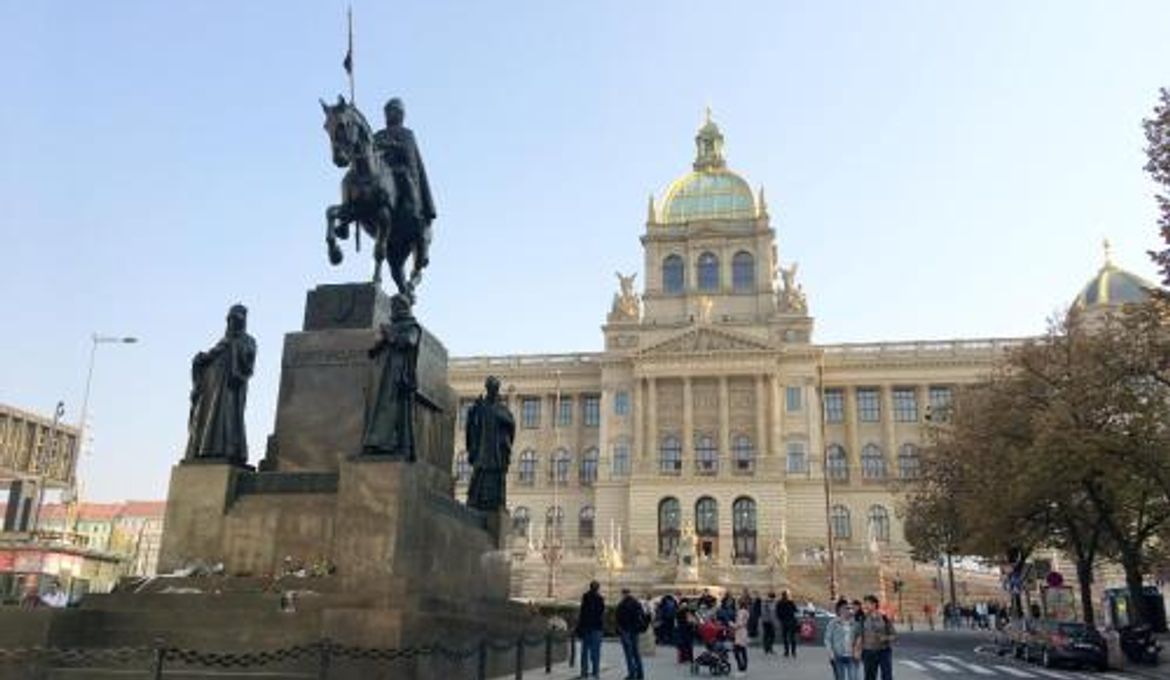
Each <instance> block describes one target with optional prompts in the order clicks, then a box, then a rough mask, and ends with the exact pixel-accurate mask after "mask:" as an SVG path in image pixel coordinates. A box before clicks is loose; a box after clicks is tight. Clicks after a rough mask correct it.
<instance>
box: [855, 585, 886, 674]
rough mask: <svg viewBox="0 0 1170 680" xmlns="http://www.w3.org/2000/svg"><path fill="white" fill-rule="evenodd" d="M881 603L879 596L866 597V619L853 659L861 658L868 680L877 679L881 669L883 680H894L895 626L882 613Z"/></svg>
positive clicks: (863, 609) (863, 605)
mask: <svg viewBox="0 0 1170 680" xmlns="http://www.w3.org/2000/svg"><path fill="white" fill-rule="evenodd" d="M879 604H880V603H879V602H878V599H877V596H876V595H866V596H865V599H864V600H862V602H861V610H862V611H863V612H864V613H865V618H864V619H862V621H861V625H860V628H859V629H858V634H857V637H856V639H855V640H854V643H853V656H854V657H855V658H859V659H861V666H862V668H863V669H864V670H865V680H877V677H878V671H879V669H880V671H881V677H882V680H894V658H893V645H894V638H895V632H894V624H893V622H891V621H890V617H888V616H886V615H885V614H883V613H882V612H881V611H879V610H878V605H879Z"/></svg>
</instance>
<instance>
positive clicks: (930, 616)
mask: <svg viewBox="0 0 1170 680" xmlns="http://www.w3.org/2000/svg"><path fill="white" fill-rule="evenodd" d="M922 616H923V617H925V618H926V623H927V624H929V625H930V629H931V630H934V607H932V606H931V605H930V603H929V602H927V603H926V604H924V605H922Z"/></svg>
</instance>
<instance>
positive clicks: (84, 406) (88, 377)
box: [67, 333, 138, 532]
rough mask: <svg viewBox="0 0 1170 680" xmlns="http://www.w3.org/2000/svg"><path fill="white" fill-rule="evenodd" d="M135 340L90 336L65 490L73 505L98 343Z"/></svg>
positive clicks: (95, 334)
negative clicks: (74, 446) (73, 458)
mask: <svg viewBox="0 0 1170 680" xmlns="http://www.w3.org/2000/svg"><path fill="white" fill-rule="evenodd" d="M136 342H138V338H136V337H134V336H130V335H127V336H117V335H101V334H99V333H94V334H93V335H91V336H90V347H89V368H88V369H86V372H85V391H84V392H83V393H82V395H81V418H80V421H79V422H78V423H77V456H76V457H75V460H74V469H73V470H71V471H70V474H69V489H68V490H67V493H68V494H69V504H70V505H74V504H76V503H77V496H78V493H77V468H76V464H77V462H78V461H79V460H80V458H81V451H82V450H83V449H84V448H85V432H86V426H87V424H88V423H87V422H86V420H87V419H88V417H89V391H90V388H91V387H93V367H94V363H95V362H96V360H97V348H98V345H112V344H123V345H133V344H134V343H136ZM71 514H72V513H71ZM76 519H77V518H76V515H74V516H73V517H72V518H71V519H69V520H68V521H69V527H68V529H69V531H70V532H72V530H73V524H74V522H75V521H76Z"/></svg>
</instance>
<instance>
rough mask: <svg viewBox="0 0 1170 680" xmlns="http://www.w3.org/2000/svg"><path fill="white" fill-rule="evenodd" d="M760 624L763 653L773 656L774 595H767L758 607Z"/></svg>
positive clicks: (774, 640)
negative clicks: (762, 632)
mask: <svg viewBox="0 0 1170 680" xmlns="http://www.w3.org/2000/svg"><path fill="white" fill-rule="evenodd" d="M760 622H761V625H762V627H763V629H764V640H763V644H764V653H765V654H775V653H776V652H775V650H774V649H773V646H774V645H775V644H776V625H777V624H778V623H779V621H778V620H777V619H776V593H768V599H766V600H764V603H763V604H762V605H760Z"/></svg>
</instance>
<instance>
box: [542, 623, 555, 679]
mask: <svg viewBox="0 0 1170 680" xmlns="http://www.w3.org/2000/svg"><path fill="white" fill-rule="evenodd" d="M552 638H553V636H552V633H551V632H549V633H545V634H544V672H545V674H548V673H552V643H553V639H552Z"/></svg>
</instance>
